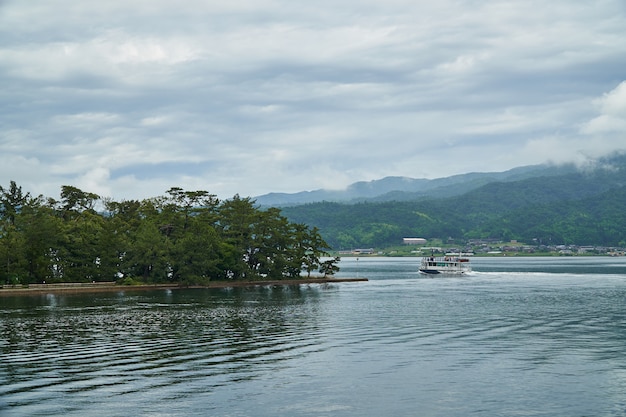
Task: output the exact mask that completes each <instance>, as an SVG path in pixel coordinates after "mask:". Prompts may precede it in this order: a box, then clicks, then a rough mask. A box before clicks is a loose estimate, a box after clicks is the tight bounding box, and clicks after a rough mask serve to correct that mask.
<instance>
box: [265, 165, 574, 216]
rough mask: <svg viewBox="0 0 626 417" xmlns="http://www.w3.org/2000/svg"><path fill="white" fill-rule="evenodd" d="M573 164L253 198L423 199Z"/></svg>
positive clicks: (285, 202)
mask: <svg viewBox="0 0 626 417" xmlns="http://www.w3.org/2000/svg"><path fill="white" fill-rule="evenodd" d="M576 170H577V168H576V167H575V166H574V165H573V164H568V165H558V166H557V165H547V164H545V165H530V166H524V167H519V168H514V169H511V170H508V171H504V172H484V173H480V172H473V173H468V174H461V175H454V176H450V177H445V178H437V179H432V180H431V179H423V178H422V179H415V178H409V177H385V178H382V179H378V180H373V181H359V182H355V183H353V184H351V185H349V186H348V187H347V188H346V189H345V190H324V189H320V190H314V191H301V192H298V193H291V194H290V193H270V194H264V195H260V196H257V197H254V200H256V202H257V204H259V205H261V206H274V207H279V206H292V205H298V204H307V203H313V202H319V201H332V202H348V203H349V202H352V203H354V202H359V201H380V202H382V201H410V200H417V199H422V198H434V197H452V196H455V195H461V194H464V193H466V192H468V191H471V190H474V189H476V188H479V187H481V186H483V185H485V184H489V183H492V182H511V181H519V180H522V179H525V178H533V177H547V176H555V175H563V174H566V173H571V172H575V171H576Z"/></svg>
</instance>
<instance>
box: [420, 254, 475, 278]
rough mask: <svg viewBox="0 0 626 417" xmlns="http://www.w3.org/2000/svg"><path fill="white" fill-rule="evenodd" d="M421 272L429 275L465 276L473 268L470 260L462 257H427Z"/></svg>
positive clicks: (423, 259) (424, 258)
mask: <svg viewBox="0 0 626 417" xmlns="http://www.w3.org/2000/svg"><path fill="white" fill-rule="evenodd" d="M419 271H420V272H421V273H423V274H429V275H435V274H444V275H463V274H467V273H470V272H472V267H471V266H470V263H469V259H468V258H464V257H462V256H437V257H435V256H425V257H423V258H422V262H421V263H420V267H419Z"/></svg>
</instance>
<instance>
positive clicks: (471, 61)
mask: <svg viewBox="0 0 626 417" xmlns="http://www.w3.org/2000/svg"><path fill="white" fill-rule="evenodd" d="M624 149H626V2H624V1H623V0H598V1H593V2H591V1H583V0H553V1H549V2H546V1H535V0H502V1H491V0H484V1H477V0H438V1H436V2H434V1H431V0H428V1H423V0H385V1H380V0H375V1H374V0H318V1H315V2H310V1H307V2H302V1H298V0H295V1H294V0H290V1H287V0H255V1H242V0H229V1H214V0H188V1H185V0H181V1H165V0H124V1H121V0H107V1H102V2H83V1H75V0H71V1H70V0H47V1H23V0H0V185H2V186H4V187H5V188H6V187H7V186H8V185H9V182H10V181H15V182H16V183H17V184H18V185H19V186H21V187H22V188H23V190H24V191H29V192H31V194H33V195H39V194H42V195H44V196H46V197H52V198H58V197H59V193H60V187H61V186H62V185H72V186H75V187H78V188H80V189H82V190H84V191H87V192H92V193H96V194H99V195H100V196H103V197H109V198H113V199H115V200H125V199H143V198H149V197H155V196H160V195H164V194H165V192H166V191H167V190H168V189H169V188H171V187H181V188H183V189H186V190H204V191H209V192H210V193H213V194H216V195H217V196H218V197H219V198H221V199H227V198H231V197H232V196H234V195H235V194H239V195H241V196H251V197H254V196H258V195H262V194H266V193H269V192H287V193H292V192H299V191H305V190H315V189H320V188H326V189H341V188H343V187H345V186H347V185H349V184H351V183H353V182H357V181H369V180H374V179H380V178H383V177H386V176H406V177H411V178H440V177H446V176H450V175H455V174H462V173H467V172H488V171H505V170H508V169H511V168H514V167H518V166H524V165H531V164H538V163H545V162H550V163H562V162H571V161H574V162H580V163H582V162H584V161H585V160H587V159H588V158H594V157H598V156H604V155H607V154H610V153H612V152H616V151H620V150H624Z"/></svg>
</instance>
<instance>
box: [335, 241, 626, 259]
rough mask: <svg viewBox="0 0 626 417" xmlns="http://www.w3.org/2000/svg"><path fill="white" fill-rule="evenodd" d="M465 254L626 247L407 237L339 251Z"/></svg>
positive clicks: (605, 252) (613, 251)
mask: <svg viewBox="0 0 626 417" xmlns="http://www.w3.org/2000/svg"><path fill="white" fill-rule="evenodd" d="M433 253H434V254H462V255H463V256H624V255H625V254H626V248H623V247H608V246H585V245H573V244H552V243H548V244H546V243H543V242H539V241H534V242H533V243H532V244H528V243H522V242H518V241H517V240H511V241H508V242H505V241H502V240H499V239H470V240H468V241H466V242H459V241H458V240H455V239H448V240H447V241H444V240H442V239H431V240H428V239H425V238H421V237H405V238H403V239H402V242H401V243H400V244H398V245H397V246H392V247H388V248H354V249H346V250H339V251H337V254H338V255H340V256H426V255H431V254H433Z"/></svg>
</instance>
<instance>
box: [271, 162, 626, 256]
mask: <svg viewBox="0 0 626 417" xmlns="http://www.w3.org/2000/svg"><path fill="white" fill-rule="evenodd" d="M624 178H626V156H624V157H619V158H615V159H614V160H613V165H612V166H611V167H610V169H604V168H598V169H594V170H588V171H585V172H576V173H570V174H566V175H561V176H546V177H541V178H530V179H523V180H520V181H517V182H507V183H498V182H493V183H490V184H487V185H484V186H483V187H480V188H477V189H474V190H472V191H469V192H468V193H466V194H464V195H461V196H458V197H453V198H442V199H430V200H427V199H420V200H414V201H396V202H383V203H374V202H369V203H357V204H340V203H329V202H320V203H312V204H306V205H301V206H294V207H283V208H282V212H283V214H284V215H285V216H286V217H287V218H288V219H290V220H291V221H295V222H302V223H306V224H309V225H312V226H314V227H317V228H319V231H320V234H321V235H322V236H323V237H324V239H325V240H326V241H327V242H328V243H329V245H330V246H331V247H332V248H333V249H336V250H342V249H353V248H367V247H389V246H393V245H397V244H398V243H399V242H401V241H402V238H403V237H424V238H427V239H430V240H432V239H442V240H444V241H447V240H448V239H450V238H452V239H454V240H467V239H475V238H499V239H502V240H505V241H508V240H511V239H517V240H519V241H523V242H537V243H544V244H579V245H606V246H623V245H622V243H623V242H626V214H625V213H626V211H624V210H623V207H625V206H626V181H625V180H624Z"/></svg>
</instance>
